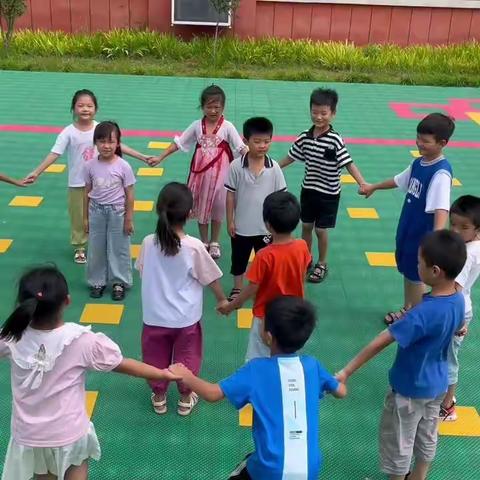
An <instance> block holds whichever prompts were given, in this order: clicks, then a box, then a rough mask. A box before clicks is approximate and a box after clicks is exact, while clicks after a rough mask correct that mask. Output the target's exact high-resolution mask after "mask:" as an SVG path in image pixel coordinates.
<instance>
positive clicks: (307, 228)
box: [302, 223, 313, 251]
mask: <svg viewBox="0 0 480 480" xmlns="http://www.w3.org/2000/svg"><path fill="white" fill-rule="evenodd" d="M312 232H313V223H302V238H303V239H304V240H305V242H307V246H308V249H309V250H310V251H312V240H313V238H312Z"/></svg>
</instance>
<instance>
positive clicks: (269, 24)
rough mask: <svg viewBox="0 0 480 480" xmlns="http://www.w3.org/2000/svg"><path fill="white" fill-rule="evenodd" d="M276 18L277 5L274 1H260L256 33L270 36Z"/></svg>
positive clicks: (256, 34) (260, 35) (261, 35)
mask: <svg viewBox="0 0 480 480" xmlns="http://www.w3.org/2000/svg"><path fill="white" fill-rule="evenodd" d="M274 19H275V5H274V4H273V3H267V2H265V3H258V5H257V17H256V19H255V35H254V36H257V37H270V36H272V35H273V22H274Z"/></svg>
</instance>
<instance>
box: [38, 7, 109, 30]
mask: <svg viewBox="0 0 480 480" xmlns="http://www.w3.org/2000/svg"><path fill="white" fill-rule="evenodd" d="M32 1H35V0H32ZM109 5H110V0H90V12H91V17H90V28H91V31H92V32H99V31H105V30H110V6H109Z"/></svg>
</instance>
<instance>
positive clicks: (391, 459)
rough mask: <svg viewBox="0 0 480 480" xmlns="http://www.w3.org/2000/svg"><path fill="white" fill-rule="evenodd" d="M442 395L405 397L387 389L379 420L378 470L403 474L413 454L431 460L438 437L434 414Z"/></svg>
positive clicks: (436, 413)
mask: <svg viewBox="0 0 480 480" xmlns="http://www.w3.org/2000/svg"><path fill="white" fill-rule="evenodd" d="M444 396H445V394H442V395H440V396H438V397H437V398H430V399H423V398H408V397H404V396H402V395H399V394H398V393H394V392H392V391H390V392H388V394H387V396H386V397H385V404H384V408H383V413H382V419H381V421H380V438H379V440H380V468H381V470H382V472H384V473H386V474H387V475H406V474H407V473H408V472H409V471H410V466H411V464H412V460H413V458H415V459H416V460H421V461H423V462H428V463H430V462H432V461H433V459H434V457H435V452H436V449H437V440H438V415H439V411H440V404H441V403H442V400H443V398H444Z"/></svg>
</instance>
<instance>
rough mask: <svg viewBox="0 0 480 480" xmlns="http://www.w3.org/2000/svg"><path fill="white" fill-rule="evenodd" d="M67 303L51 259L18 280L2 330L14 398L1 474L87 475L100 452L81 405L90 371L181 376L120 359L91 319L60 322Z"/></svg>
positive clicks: (25, 479) (48, 479) (80, 479)
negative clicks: (12, 307)
mask: <svg viewBox="0 0 480 480" xmlns="http://www.w3.org/2000/svg"><path fill="white" fill-rule="evenodd" d="M69 304H70V295H69V293H68V285H67V281H66V280H65V277H64V276H63V275H62V274H61V273H60V272H59V271H58V270H57V269H56V268H55V267H53V266H45V267H38V268H35V269H33V270H30V271H29V272H27V273H25V274H24V275H23V277H22V278H21V279H20V283H19V287H18V297H17V307H16V308H15V310H14V311H13V313H12V314H11V315H10V316H9V317H8V319H7V320H6V321H5V323H4V324H3V326H2V328H1V330H0V358H1V357H7V358H9V360H10V363H11V385H12V401H13V406H12V422H11V429H12V433H11V437H10V442H9V444H8V449H7V456H6V458H5V463H4V466H3V473H2V480H32V479H40V478H41V479H43V480H55V479H58V480H73V479H75V480H86V479H87V477H88V460H89V459H90V458H93V459H95V460H98V459H99V458H100V445H99V443H98V439H97V435H96V433H95V428H94V426H93V424H92V423H91V422H90V419H89V418H88V415H87V411H86V406H85V374H86V372H87V371H88V370H96V371H99V372H109V371H115V372H118V373H125V374H127V375H133V376H136V377H142V378H146V379H147V380H151V381H160V380H179V379H180V377H178V376H175V375H173V374H172V373H170V372H169V371H168V370H166V369H165V370H159V369H158V368H155V367H152V366H150V365H146V364H144V363H142V362H138V361H136V360H132V359H129V358H123V356H122V353H121V351H120V348H119V347H118V345H116V344H115V343H114V342H113V341H112V340H110V339H109V338H108V337H106V336H105V335H103V334H102V333H94V332H92V331H91V330H90V327H89V326H82V325H78V324H76V323H65V322H64V321H63V311H64V309H65V308H66V307H67V306H68V305H69ZM4 390H6V389H3V390H2V394H5V391H4Z"/></svg>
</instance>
